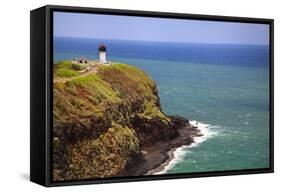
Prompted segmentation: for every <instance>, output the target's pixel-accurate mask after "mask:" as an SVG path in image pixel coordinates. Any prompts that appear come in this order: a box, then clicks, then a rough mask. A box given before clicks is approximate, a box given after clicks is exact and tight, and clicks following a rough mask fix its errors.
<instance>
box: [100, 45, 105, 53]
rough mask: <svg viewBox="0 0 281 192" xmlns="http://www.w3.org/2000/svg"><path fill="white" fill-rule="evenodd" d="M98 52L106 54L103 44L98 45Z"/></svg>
mask: <svg viewBox="0 0 281 192" xmlns="http://www.w3.org/2000/svg"><path fill="white" fill-rule="evenodd" d="M99 51H103V52H106V47H105V45H104V44H103V43H101V44H100V46H99Z"/></svg>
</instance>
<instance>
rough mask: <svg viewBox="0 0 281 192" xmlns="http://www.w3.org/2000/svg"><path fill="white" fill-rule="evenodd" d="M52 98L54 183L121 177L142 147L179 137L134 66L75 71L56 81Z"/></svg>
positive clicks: (153, 90)
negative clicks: (86, 72)
mask: <svg viewBox="0 0 281 192" xmlns="http://www.w3.org/2000/svg"><path fill="white" fill-rule="evenodd" d="M63 65H65V63H64V64H63ZM56 69H59V70H58V71H59V72H60V73H61V70H62V68H60V67H59V66H57V67H56V68H55V71H54V73H55V77H56ZM73 74H74V73H73ZM53 94H54V97H53V179H54V180H55V181H58V180H73V179H88V178H97V177H108V176H114V175H118V173H120V172H122V170H123V169H124V168H125V166H126V164H127V163H128V162H129V161H131V160H132V159H133V158H134V157H136V156H139V155H141V149H142V147H145V146H149V145H153V144H154V143H155V142H157V141H164V140H170V139H173V138H175V137H176V136H177V135H178V130H177V128H176V126H177V125H176V124H175V123H174V121H173V119H171V117H168V116H166V115H165V114H164V113H163V112H162V111H161V107H160V101H159V97H158V92H157V86H156V84H155V82H154V81H153V80H152V79H151V78H150V77H149V76H148V75H147V74H145V73H144V72H143V71H142V70H140V69H138V68H136V67H133V66H130V65H126V64H113V65H110V66H100V67H99V68H98V69H97V71H96V72H93V73H89V74H87V75H81V76H79V75H77V74H76V73H75V78H72V79H68V80H67V81H57V82H56V81H54V89H53Z"/></svg>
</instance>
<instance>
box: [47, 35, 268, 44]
mask: <svg viewBox="0 0 281 192" xmlns="http://www.w3.org/2000/svg"><path fill="white" fill-rule="evenodd" d="M53 37H54V38H60V37H62V38H77V39H95V40H98V39H101V40H115V41H142V42H158V43H161V42H163V43H183V44H184V43H190V44H211V45H253V46H254V45H260V46H269V45H270V44H269V43H268V44H255V43H211V42H190V41H183V42H180V41H163V40H161V41H159V40H140V39H114V38H92V37H77V36H61V35H58V36H56V35H53Z"/></svg>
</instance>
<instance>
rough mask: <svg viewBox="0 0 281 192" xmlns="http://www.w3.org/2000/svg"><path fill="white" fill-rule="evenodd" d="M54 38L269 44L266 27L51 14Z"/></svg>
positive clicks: (93, 15)
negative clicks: (52, 16) (52, 15)
mask: <svg viewBox="0 0 281 192" xmlns="http://www.w3.org/2000/svg"><path fill="white" fill-rule="evenodd" d="M53 23H54V36H63V37H80V38H94V39H119V40H140V41H168V42H188V43H216V44H258V45H268V44H269V25H267V24H253V23H235V22H218V21H199V20H185V19H167V18H148V17H135V16H116V15H99V14H88V13H69V12H54V22H53Z"/></svg>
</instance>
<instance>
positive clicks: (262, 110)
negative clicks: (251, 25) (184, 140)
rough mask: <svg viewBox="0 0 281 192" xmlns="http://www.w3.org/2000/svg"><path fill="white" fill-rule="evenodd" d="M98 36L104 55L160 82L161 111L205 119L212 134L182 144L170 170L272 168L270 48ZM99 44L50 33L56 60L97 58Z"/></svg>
mask: <svg viewBox="0 0 281 192" xmlns="http://www.w3.org/2000/svg"><path fill="white" fill-rule="evenodd" d="M102 41H103V42H104V43H105V44H106V45H107V52H108V59H109V60H111V61H119V62H124V63H128V64H131V65H135V66H137V67H139V68H141V69H143V70H144V71H145V72H146V73H147V74H149V75H150V76H151V77H152V79H154V80H155V81H156V82H157V85H158V90H159V95H160V100H161V106H162V109H163V111H164V112H165V113H166V114H169V115H180V116H183V117H186V118H188V119H190V120H195V121H197V122H200V123H204V124H207V125H208V126H207V128H206V129H207V130H208V132H209V133H213V134H212V135H211V136H210V137H208V138H206V139H205V141H204V142H201V143H199V144H198V145H194V146H193V147H190V148H184V149H182V150H181V151H180V158H178V159H176V160H175V161H174V164H173V166H170V167H169V169H167V170H166V172H167V173H190V172H202V171H203V172H205V171H221V170H240V169H256V168H268V167H269V66H268V65H269V64H268V61H269V60H268V56H269V54H268V47H267V46H249V45H202V44H180V43H174V44H173V43H155V42H132V41H114V40H102ZM99 43H100V40H94V39H91V40H89V39H78V38H77V39H69V38H55V44H54V45H55V47H54V57H55V58H54V59H55V62H56V61H59V60H63V59H73V58H78V57H82V56H86V57H88V58H90V59H97V57H98V52H97V47H98V45H99Z"/></svg>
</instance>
